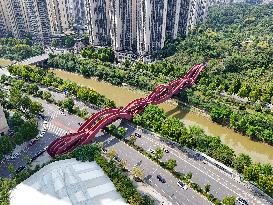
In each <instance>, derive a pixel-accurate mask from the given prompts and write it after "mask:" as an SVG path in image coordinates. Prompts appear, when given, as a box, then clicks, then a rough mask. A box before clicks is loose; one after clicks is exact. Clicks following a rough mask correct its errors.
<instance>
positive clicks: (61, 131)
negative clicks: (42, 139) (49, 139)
mask: <svg viewBox="0 0 273 205" xmlns="http://www.w3.org/2000/svg"><path fill="white" fill-rule="evenodd" d="M47 131H48V132H52V133H54V134H55V135H56V136H57V137H61V136H64V135H65V133H68V131H67V130H65V129H62V128H60V127H57V126H55V125H53V124H52V123H51V122H49V123H48V130H47Z"/></svg>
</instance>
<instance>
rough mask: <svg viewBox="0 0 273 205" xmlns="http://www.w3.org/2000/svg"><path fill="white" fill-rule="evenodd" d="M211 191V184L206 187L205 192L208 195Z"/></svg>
mask: <svg viewBox="0 0 273 205" xmlns="http://www.w3.org/2000/svg"><path fill="white" fill-rule="evenodd" d="M209 191H210V184H206V185H205V192H206V193H208V192H209Z"/></svg>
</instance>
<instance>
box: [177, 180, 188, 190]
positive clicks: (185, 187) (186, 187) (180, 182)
mask: <svg viewBox="0 0 273 205" xmlns="http://www.w3.org/2000/svg"><path fill="white" fill-rule="evenodd" d="M177 185H178V186H179V187H181V188H182V189H185V190H187V189H188V186H187V185H186V184H185V183H183V182H182V181H178V182H177Z"/></svg>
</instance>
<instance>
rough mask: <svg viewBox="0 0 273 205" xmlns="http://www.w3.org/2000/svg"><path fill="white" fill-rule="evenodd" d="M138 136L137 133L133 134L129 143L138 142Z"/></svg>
mask: <svg viewBox="0 0 273 205" xmlns="http://www.w3.org/2000/svg"><path fill="white" fill-rule="evenodd" d="M136 140H137V138H136V136H135V135H131V137H130V139H129V144H131V145H134V144H135V142H136Z"/></svg>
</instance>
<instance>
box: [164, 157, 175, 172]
mask: <svg viewBox="0 0 273 205" xmlns="http://www.w3.org/2000/svg"><path fill="white" fill-rule="evenodd" d="M176 166H177V164H176V160H174V159H168V161H167V162H166V168H167V169H169V170H173V169H174V168H175V167H176Z"/></svg>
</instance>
